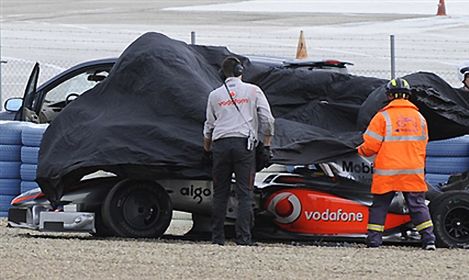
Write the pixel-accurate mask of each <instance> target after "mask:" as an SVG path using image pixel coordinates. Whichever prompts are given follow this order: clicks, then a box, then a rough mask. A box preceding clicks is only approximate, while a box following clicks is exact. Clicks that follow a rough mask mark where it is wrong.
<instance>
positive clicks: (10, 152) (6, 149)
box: [0, 145, 21, 161]
mask: <svg viewBox="0 0 469 280" xmlns="http://www.w3.org/2000/svg"><path fill="white" fill-rule="evenodd" d="M20 150H21V145H0V161H20V153H21V152H20Z"/></svg>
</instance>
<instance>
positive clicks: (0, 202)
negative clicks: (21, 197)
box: [0, 195, 15, 212]
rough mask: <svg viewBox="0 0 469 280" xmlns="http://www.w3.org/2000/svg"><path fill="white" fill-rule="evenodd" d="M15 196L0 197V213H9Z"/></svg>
mask: <svg viewBox="0 0 469 280" xmlns="http://www.w3.org/2000/svg"><path fill="white" fill-rule="evenodd" d="M13 198H15V196H14V195H0V212H7V211H8V209H9V208H10V202H11V201H12V200H13Z"/></svg>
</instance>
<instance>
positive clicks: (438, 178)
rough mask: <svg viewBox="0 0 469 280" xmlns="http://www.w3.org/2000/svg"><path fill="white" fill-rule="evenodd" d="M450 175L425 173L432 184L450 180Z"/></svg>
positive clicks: (435, 184) (426, 178)
mask: <svg viewBox="0 0 469 280" xmlns="http://www.w3.org/2000/svg"><path fill="white" fill-rule="evenodd" d="M449 176H450V175H447V174H433V173H427V174H425V180H426V181H427V182H428V183H429V184H430V185H432V186H437V185H438V184H444V183H446V182H447V181H448V178H449Z"/></svg>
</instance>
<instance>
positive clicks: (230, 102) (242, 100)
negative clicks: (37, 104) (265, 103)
mask: <svg viewBox="0 0 469 280" xmlns="http://www.w3.org/2000/svg"><path fill="white" fill-rule="evenodd" d="M233 101H234V102H236V104H240V105H241V104H247V103H249V98H233V100H231V99H228V100H223V101H220V102H218V106H220V107H224V106H232V105H233V104H234V103H233Z"/></svg>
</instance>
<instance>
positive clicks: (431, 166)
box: [425, 157, 469, 174]
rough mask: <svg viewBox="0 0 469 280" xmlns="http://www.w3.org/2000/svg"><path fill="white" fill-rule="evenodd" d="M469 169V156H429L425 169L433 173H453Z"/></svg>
mask: <svg viewBox="0 0 469 280" xmlns="http://www.w3.org/2000/svg"><path fill="white" fill-rule="evenodd" d="M468 170H469V157H427V159H426V164H425V171H426V172H427V173H433V174H453V173H461V172H465V171H468Z"/></svg>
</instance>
